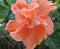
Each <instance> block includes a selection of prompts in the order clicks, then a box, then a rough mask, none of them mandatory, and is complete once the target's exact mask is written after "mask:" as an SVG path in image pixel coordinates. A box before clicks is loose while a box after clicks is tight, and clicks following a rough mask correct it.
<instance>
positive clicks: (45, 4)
mask: <svg viewBox="0 0 60 49" xmlns="http://www.w3.org/2000/svg"><path fill="white" fill-rule="evenodd" d="M35 2H37V3H38V4H39V5H40V6H39V7H38V8H37V9H36V12H35V13H36V15H37V14H38V15H40V16H45V15H48V14H49V13H50V12H51V11H53V10H55V9H56V5H55V3H51V2H49V1H47V0H42V1H41V0H36V1H35ZM37 11H38V12H37Z"/></svg>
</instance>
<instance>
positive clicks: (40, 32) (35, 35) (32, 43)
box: [23, 25, 47, 49]
mask: <svg viewBox="0 0 60 49" xmlns="http://www.w3.org/2000/svg"><path fill="white" fill-rule="evenodd" d="M46 38H47V34H45V29H44V27H43V25H40V26H37V27H34V28H31V29H29V34H28V36H27V38H26V39H25V40H23V43H24V44H25V46H26V49H29V48H30V49H34V48H35V47H36V46H37V45H38V44H40V43H41V42H42V40H43V39H46Z"/></svg>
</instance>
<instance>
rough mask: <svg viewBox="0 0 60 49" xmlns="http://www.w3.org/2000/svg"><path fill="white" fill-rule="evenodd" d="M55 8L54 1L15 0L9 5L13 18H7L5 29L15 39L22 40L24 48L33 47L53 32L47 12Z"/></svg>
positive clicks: (31, 48)
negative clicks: (27, 0)
mask: <svg viewBox="0 0 60 49" xmlns="http://www.w3.org/2000/svg"><path fill="white" fill-rule="evenodd" d="M55 9H56V5H55V3H51V2H50V1H48V0H32V2H31V3H30V4H28V3H27V2H25V0H16V2H15V3H14V4H13V5H12V6H11V10H12V12H13V13H14V14H15V19H14V20H9V22H8V23H7V25H6V28H5V29H6V30H7V31H8V32H9V33H10V36H11V37H12V38H13V39H15V40H16V41H23V43H24V45H25V46H26V49H34V48H35V47H36V45H38V44H40V43H41V42H42V41H43V40H44V39H46V38H47V37H48V35H51V34H52V33H53V28H54V24H53V22H52V20H51V18H50V17H49V15H48V14H49V13H50V12H52V11H53V10H55Z"/></svg>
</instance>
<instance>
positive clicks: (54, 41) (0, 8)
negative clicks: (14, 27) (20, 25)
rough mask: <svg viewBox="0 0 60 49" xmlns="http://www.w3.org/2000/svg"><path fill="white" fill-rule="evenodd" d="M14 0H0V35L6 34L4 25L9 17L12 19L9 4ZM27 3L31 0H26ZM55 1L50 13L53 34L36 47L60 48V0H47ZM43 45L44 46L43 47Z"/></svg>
mask: <svg viewBox="0 0 60 49" xmlns="http://www.w3.org/2000/svg"><path fill="white" fill-rule="evenodd" d="M15 1H16V0H0V37H2V36H3V38H4V37H5V36H6V34H7V31H5V29H4V28H5V25H6V23H7V22H8V20H10V19H14V14H13V13H12V12H11V9H10V8H11V5H12V4H13V3H14V2H15ZM26 1H27V2H28V3H29V2H31V0H26ZM49 1H53V2H56V6H57V9H56V10H55V11H54V12H53V13H51V14H50V15H51V17H52V20H53V22H54V24H55V28H54V33H53V35H51V36H49V37H48V39H47V40H44V41H43V42H42V43H41V45H38V46H37V47H36V48H38V49H60V0H49ZM43 47H44V48H43Z"/></svg>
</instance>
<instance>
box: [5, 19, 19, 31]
mask: <svg viewBox="0 0 60 49" xmlns="http://www.w3.org/2000/svg"><path fill="white" fill-rule="evenodd" d="M17 26H18V25H17V22H16V20H9V22H8V23H7V25H6V28H5V29H6V30H7V31H8V32H13V31H15V30H16V28H17Z"/></svg>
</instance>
